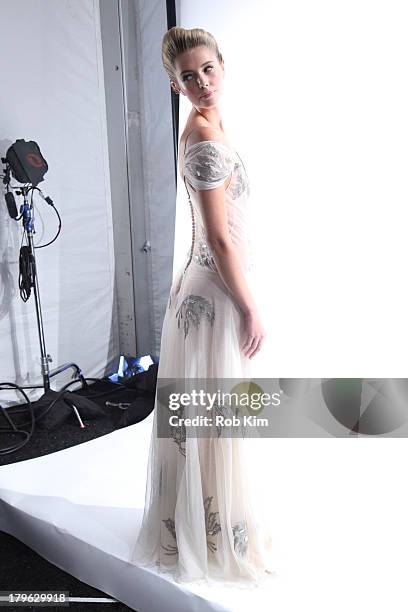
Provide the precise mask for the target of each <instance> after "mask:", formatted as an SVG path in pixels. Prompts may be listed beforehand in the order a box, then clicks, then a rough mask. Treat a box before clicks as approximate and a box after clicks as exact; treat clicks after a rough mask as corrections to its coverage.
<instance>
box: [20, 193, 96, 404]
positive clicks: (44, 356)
mask: <svg viewBox="0 0 408 612" xmlns="http://www.w3.org/2000/svg"><path fill="white" fill-rule="evenodd" d="M20 189H21V193H22V195H23V198H24V202H23V206H22V219H23V227H24V229H25V231H26V234H27V241H28V248H29V259H30V265H31V273H32V287H33V289H34V300H35V310H36V314H37V327H38V335H39V339H40V351H41V374H42V378H43V384H42V385H31V386H22V387H21V388H22V389H35V388H40V387H44V392H45V393H46V392H47V391H49V389H50V388H51V386H50V378H52V377H53V376H55V375H56V374H59V373H60V372H63V371H64V370H67V369H69V368H73V370H74V375H73V377H72V378H73V379H75V377H76V378H78V381H79V382H81V383H82V387H83V388H87V383H86V380H85V378H84V376H83V375H82V372H81V369H80V368H79V366H78V365H77V364H76V363H65V364H64V365H61V366H59V367H57V368H55V369H53V370H51V371H50V368H49V363H50V362H52V358H51V356H50V355H49V354H48V353H47V351H46V348H45V336H44V325H43V319H42V311H41V301H40V290H39V286H38V275H37V265H36V260H35V248H34V240H33V234H34V215H33V214H32V210H33V205H30V204H29V201H28V191H29V189H30V188H29V187H27V186H23V187H20Z"/></svg>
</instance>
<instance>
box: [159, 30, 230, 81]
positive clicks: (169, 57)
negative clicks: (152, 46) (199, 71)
mask: <svg viewBox="0 0 408 612" xmlns="http://www.w3.org/2000/svg"><path fill="white" fill-rule="evenodd" d="M202 45H204V46H206V47H208V48H209V49H211V51H214V53H215V55H216V57H217V59H218V61H219V62H220V63H221V62H222V60H223V57H222V55H221V52H220V50H219V48H218V45H217V41H216V40H215V38H214V36H213V35H212V34H210V32H206V30H202V29H201V28H191V29H190V30H187V29H186V28H180V27H178V26H174V27H173V28H170V30H168V31H167V32H166V33H165V35H164V36H163V41H162V62H163V66H164V69H165V71H166V72H167V74H168V76H169V78H170V81H175V82H176V83H177V76H176V73H175V60H176V57H177V56H178V55H179V54H180V53H183V52H184V51H187V50H188V49H194V48H195V47H200V46H202Z"/></svg>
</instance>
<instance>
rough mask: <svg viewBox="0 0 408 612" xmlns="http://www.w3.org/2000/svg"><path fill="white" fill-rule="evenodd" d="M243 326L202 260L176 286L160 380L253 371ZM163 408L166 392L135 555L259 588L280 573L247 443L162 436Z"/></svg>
mask: <svg viewBox="0 0 408 612" xmlns="http://www.w3.org/2000/svg"><path fill="white" fill-rule="evenodd" d="M181 279H182V282H181V286H180V284H179V283H180V280H181ZM177 290H178V292H177ZM240 326H241V315H240V312H239V310H238V308H237V306H236V305H235V303H234V301H233V300H232V299H231V296H230V294H229V292H228V291H227V290H226V287H225V285H224V283H223V281H222V280H221V279H220V277H219V276H218V274H217V273H216V272H213V271H211V270H208V269H207V268H206V267H204V266H200V265H199V264H197V263H195V262H194V260H193V261H192V262H191V264H190V266H189V267H188V268H187V271H186V273H185V275H184V276H182V274H181V271H180V272H179V274H178V275H176V278H175V280H174V282H173V286H172V290H171V293H170V297H169V301H168V305H167V309H166V314H165V318H164V322H163V330H162V341H161V354H160V362H159V369H158V378H159V379H161V378H175V379H183V378H191V379H195V378H201V379H203V378H248V377H250V376H251V366H252V362H251V360H249V359H248V358H247V357H245V355H244V354H243V353H242V351H241V350H240V337H241V336H240V334H241V327H240ZM161 409H163V408H162V407H161V405H160V403H158V402H157V392H156V402H155V414H154V421H153V429H152V435H151V441H150V451H149V462H148V473H147V482H146V499H145V508H144V514H143V519H142V525H141V529H140V532H139V534H138V537H137V540H136V543H135V545H134V548H133V551H132V556H131V561H132V562H134V563H135V564H138V565H141V566H149V565H152V566H155V567H156V568H158V569H159V571H163V572H166V573H170V574H171V575H172V577H173V578H174V579H175V580H177V581H179V582H184V581H186V582H188V581H198V582H201V581H204V582H206V583H207V584H209V583H211V582H212V581H217V583H219V581H222V583H223V584H224V585H226V584H229V583H230V584H231V585H233V586H245V587H251V586H252V587H253V586H257V585H258V584H259V583H260V582H261V581H262V580H264V579H265V578H267V577H268V574H269V573H271V572H272V571H273V570H272V567H271V554H272V539H271V535H270V533H269V532H268V530H267V528H266V525H265V522H260V518H257V517H258V516H259V517H260V516H261V512H259V508H258V509H257V510H258V512H257V514H256V513H255V508H256V502H255V501H254V500H253V501H251V481H250V479H249V475H248V472H247V470H246V462H245V452H246V450H247V449H246V447H245V445H246V443H247V440H245V439H242V437H219V438H218V437H217V436H212V437H190V436H187V437H185V438H184V440H180V439H177V437H174V438H173V437H168V438H160V437H158V436H157V429H158V418H157V417H158V410H161ZM251 504H252V505H251Z"/></svg>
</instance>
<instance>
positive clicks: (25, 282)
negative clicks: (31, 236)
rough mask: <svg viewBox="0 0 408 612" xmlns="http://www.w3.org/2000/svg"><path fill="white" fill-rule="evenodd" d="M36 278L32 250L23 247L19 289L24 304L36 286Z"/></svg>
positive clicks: (20, 260) (21, 250)
mask: <svg viewBox="0 0 408 612" xmlns="http://www.w3.org/2000/svg"><path fill="white" fill-rule="evenodd" d="M34 278H35V265H34V260H33V258H32V257H31V253H30V248H29V247H28V246H22V247H21V248H20V257H19V276H18V287H19V289H20V296H21V299H22V300H23V302H27V300H28V299H29V297H30V295H31V287H33V286H34Z"/></svg>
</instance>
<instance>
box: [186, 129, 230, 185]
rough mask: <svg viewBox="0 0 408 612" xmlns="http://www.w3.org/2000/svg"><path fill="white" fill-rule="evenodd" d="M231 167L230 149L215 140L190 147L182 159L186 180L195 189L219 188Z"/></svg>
mask: <svg viewBox="0 0 408 612" xmlns="http://www.w3.org/2000/svg"><path fill="white" fill-rule="evenodd" d="M233 167H234V161H233V157H232V153H231V151H230V149H229V148H228V147H227V146H226V145H224V144H222V143H221V142H217V141H216V140H211V141H208V140H207V141H203V142H197V143H196V144H194V145H191V146H190V147H189V148H188V149H187V151H186V155H185V158H184V172H185V176H186V179H188V181H189V182H190V183H191V185H192V186H193V187H194V188H195V189H213V188H214V187H219V186H220V185H222V184H223V183H224V181H225V180H226V179H227V178H228V176H229V175H230V174H231V172H232V170H233Z"/></svg>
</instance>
